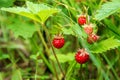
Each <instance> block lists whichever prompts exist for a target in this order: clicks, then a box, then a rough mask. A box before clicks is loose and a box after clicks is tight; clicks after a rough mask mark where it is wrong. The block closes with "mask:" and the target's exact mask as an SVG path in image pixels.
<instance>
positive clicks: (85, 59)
mask: <svg viewBox="0 0 120 80" xmlns="http://www.w3.org/2000/svg"><path fill="white" fill-rule="evenodd" d="M50 3H52V5H50V4H49V3H46V2H45V1H44V3H34V2H30V1H26V2H25V5H24V6H21V7H9V8H5V7H6V6H4V7H3V8H1V10H2V11H7V12H10V13H15V14H18V15H21V16H24V17H22V18H19V16H18V15H15V17H8V21H9V22H11V23H7V24H8V26H7V29H10V30H11V31H12V32H13V34H14V37H15V38H19V37H22V38H24V39H25V40H26V41H28V42H29V44H28V45H30V44H31V45H30V46H31V48H32V49H31V48H29V49H30V51H31V53H34V54H29V56H30V57H29V58H30V59H26V58H25V57H24V56H23V55H22V54H20V55H21V56H22V58H23V60H24V61H25V62H29V64H32V62H34V64H35V67H34V69H33V71H34V73H33V74H32V73H30V72H29V73H30V75H27V79H30V78H33V79H35V80H37V79H53V80H54V79H57V80H62V79H64V80H78V79H81V80H87V79H93V78H94V79H98V80H102V79H106V80H111V79H112V80H113V79H115V80H119V75H118V74H117V71H118V72H119V70H116V69H115V68H116V66H115V64H116V63H117V61H118V62H119V60H118V59H119V56H118V55H119V50H120V49H119V46H120V33H119V30H118V29H119V27H117V26H119V24H118V23H117V21H118V22H119V17H120V16H119V10H120V2H119V0H113V1H111V2H109V1H107V2H104V1H103V0H100V1H94V0H91V1H90V0H86V1H79V0H78V2H77V0H76V1H73V0H70V1H69V0H68V1H67V0H61V1H57V0H53V2H52V1H50ZM94 3H96V4H97V5H94ZM83 14H85V15H83ZM12 15H13V14H10V15H8V16H12ZM77 15H79V16H77ZM26 17H27V18H26ZM114 18H115V19H114ZM116 19H117V20H116ZM26 22H27V23H28V24H26ZM59 34H62V36H61V35H59ZM55 35H56V36H55ZM98 35H99V36H98ZM25 40H24V41H25ZM11 45H12V44H11ZM18 47H20V46H18ZM27 47H29V46H27ZM22 48H23V46H22ZM56 48H57V49H56ZM78 48H80V49H79V50H78V51H77V49H78ZM108 50H109V51H108ZM23 51H24V49H23ZM18 52H19V51H18ZM1 53H2V52H1ZM110 53H113V54H114V53H115V55H116V56H115V55H114V57H111V56H110V55H109V54H110ZM113 54H112V55H113ZM107 55H109V56H107ZM10 57H12V59H10ZM14 57H15V56H13V55H9V56H8V55H4V57H2V59H7V58H8V59H9V60H10V61H11V63H12V64H11V65H12V66H13V68H12V69H13V71H12V73H13V74H12V77H11V79H12V80H16V79H17V80H22V79H25V76H24V74H23V73H22V71H23V72H24V69H23V68H20V67H17V66H16V65H17V61H16V60H15V58H14ZM109 58H110V59H109ZM111 58H112V59H113V61H112V60H111ZM30 60H33V61H32V62H30ZM18 61H19V60H18ZM40 64H41V66H42V65H43V67H44V68H48V70H49V75H47V73H46V72H47V71H45V70H47V69H45V70H44V68H42V67H41V68H39V67H40ZM80 65H81V67H80ZM104 65H105V66H104ZM119 66H120V65H119ZM32 67H33V66H32ZM91 67H93V68H95V69H92V70H91ZM30 68H31V67H30ZM31 69H32V68H31ZM40 70H42V71H43V73H42V72H40ZM79 70H80V71H79ZM96 70H97V71H96ZM25 71H27V70H25ZM31 71H32V70H31ZM89 72H90V73H89ZM106 72H107V73H106ZM91 73H92V74H93V75H92V77H89V76H90V74H91ZM95 73H96V74H95ZM80 74H81V75H80ZM112 74H113V75H112ZM45 75H47V77H46V76H45ZM50 75H52V78H51V77H50ZM94 75H95V76H94ZM42 76H44V77H42ZM0 78H1V79H2V76H1V74H0Z"/></svg>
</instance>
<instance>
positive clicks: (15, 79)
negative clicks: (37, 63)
mask: <svg viewBox="0 0 120 80" xmlns="http://www.w3.org/2000/svg"><path fill="white" fill-rule="evenodd" d="M11 80H22V75H21V71H20V70H19V69H18V70H14V72H13V75H12V79H11Z"/></svg>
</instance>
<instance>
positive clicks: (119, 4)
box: [95, 1, 120, 21]
mask: <svg viewBox="0 0 120 80" xmlns="http://www.w3.org/2000/svg"><path fill="white" fill-rule="evenodd" d="M119 10H120V1H113V2H107V3H104V4H103V5H102V7H101V8H100V9H98V10H97V14H96V15H95V18H96V19H97V20H99V21H100V20H102V19H104V18H106V17H108V16H110V15H111V14H113V13H115V12H117V11H119Z"/></svg>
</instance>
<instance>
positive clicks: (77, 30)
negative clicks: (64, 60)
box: [72, 24, 87, 38]
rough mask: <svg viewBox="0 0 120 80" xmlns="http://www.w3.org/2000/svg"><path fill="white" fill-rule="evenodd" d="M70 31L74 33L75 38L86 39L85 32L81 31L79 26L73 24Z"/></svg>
mask: <svg viewBox="0 0 120 80" xmlns="http://www.w3.org/2000/svg"><path fill="white" fill-rule="evenodd" d="M72 31H73V32H74V34H75V35H76V37H79V38H81V37H87V35H86V34H85V32H84V31H83V30H82V28H81V26H79V25H78V24H75V25H74V26H72Z"/></svg>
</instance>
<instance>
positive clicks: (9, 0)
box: [0, 0, 15, 8]
mask: <svg viewBox="0 0 120 80" xmlns="http://www.w3.org/2000/svg"><path fill="white" fill-rule="evenodd" d="M14 1H15V0H0V8H1V7H9V6H12V5H13V2H14Z"/></svg>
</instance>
